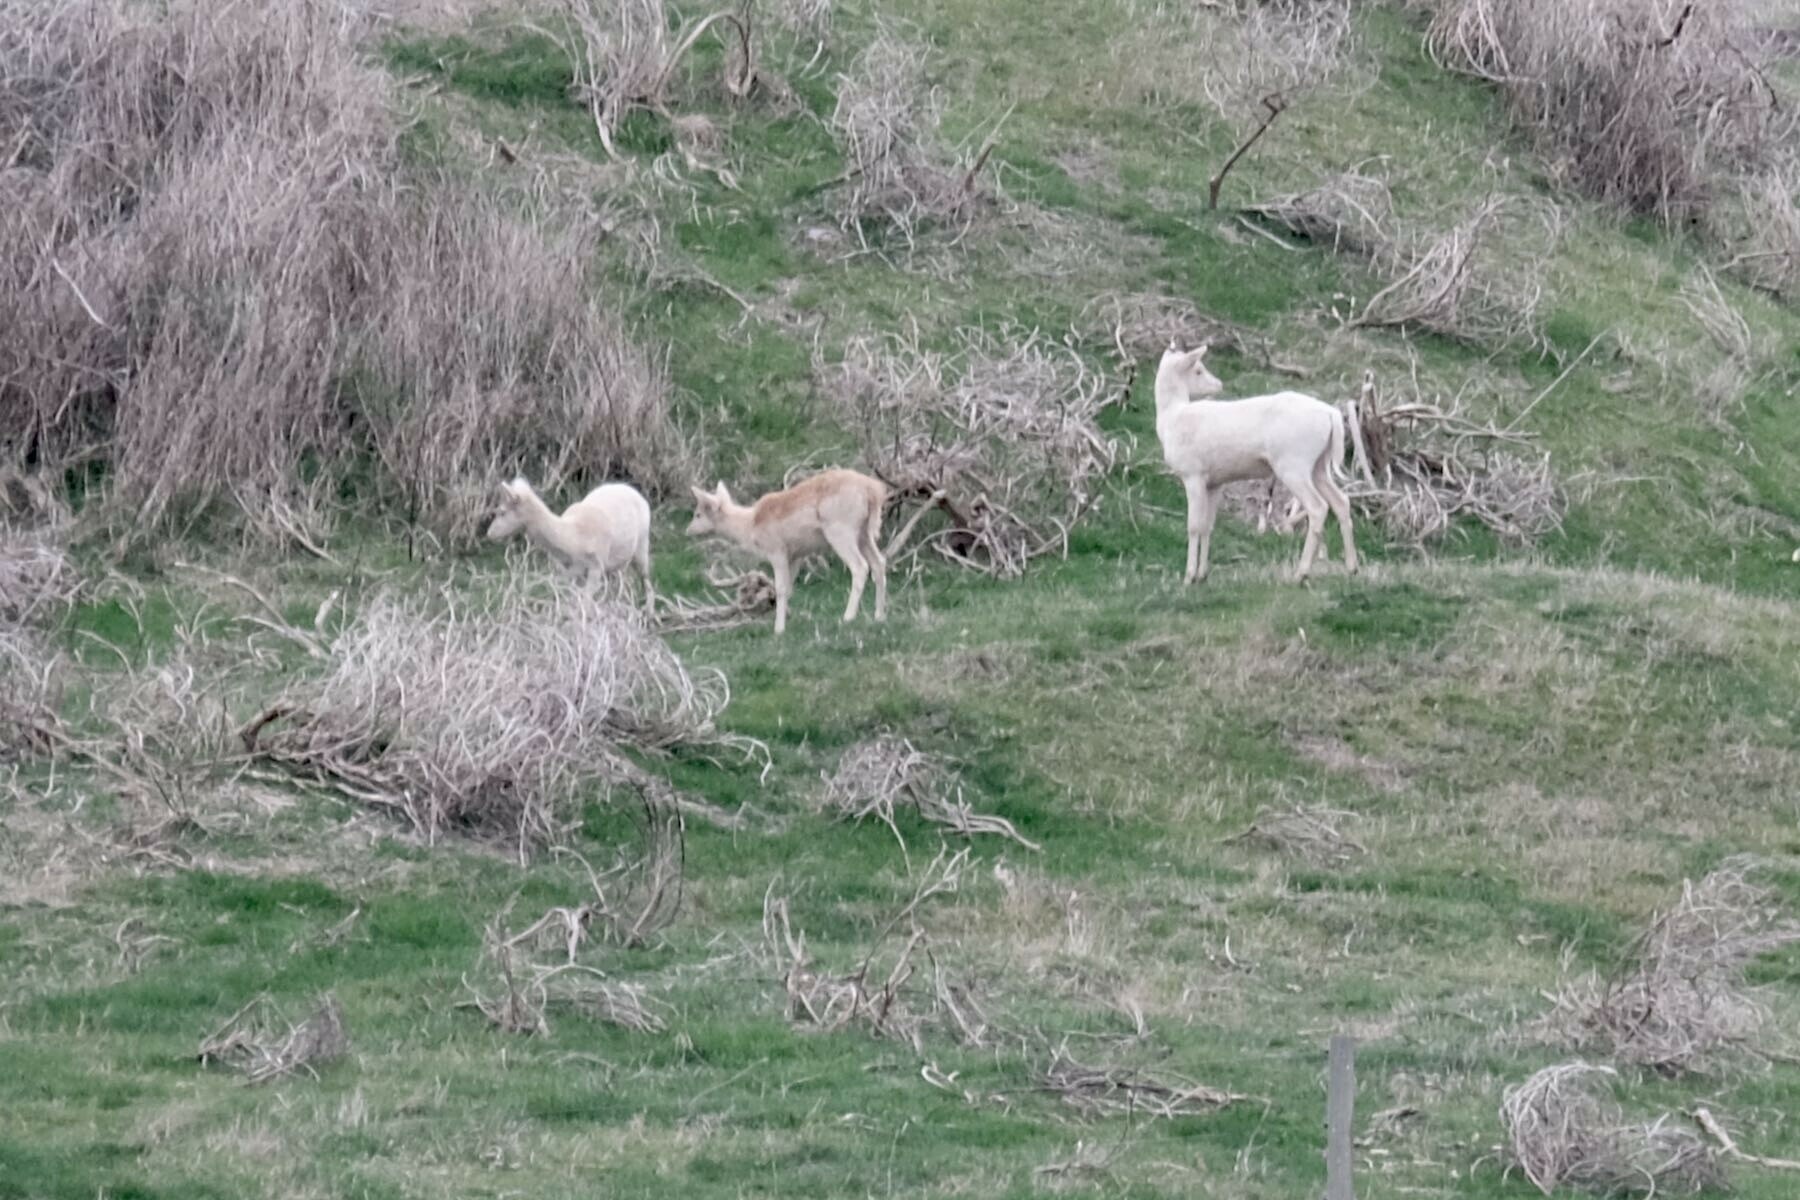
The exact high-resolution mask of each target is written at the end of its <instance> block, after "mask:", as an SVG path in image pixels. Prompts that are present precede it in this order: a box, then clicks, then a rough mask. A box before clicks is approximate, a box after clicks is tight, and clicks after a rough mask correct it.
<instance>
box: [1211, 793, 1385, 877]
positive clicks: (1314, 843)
mask: <svg viewBox="0 0 1800 1200" xmlns="http://www.w3.org/2000/svg"><path fill="white" fill-rule="evenodd" d="M1355 817H1356V814H1355V813H1352V812H1344V811H1342V810H1339V809H1331V808H1308V807H1307V806H1306V805H1304V804H1296V805H1294V806H1293V807H1292V808H1260V809H1258V810H1257V812H1256V817H1255V819H1254V820H1252V821H1251V822H1250V828H1248V829H1246V830H1244V832H1242V833H1239V834H1235V835H1233V836H1232V837H1229V838H1227V839H1226V841H1227V842H1244V843H1248V844H1250V845H1256V846H1265V847H1267V848H1269V849H1271V850H1274V851H1275V852H1276V853H1278V854H1286V855H1290V856H1292V857H1295V858H1299V859H1302V860H1304V861H1306V862H1311V863H1320V864H1326V865H1331V864H1337V863H1343V862H1348V861H1349V860H1350V859H1352V858H1355V857H1356V856H1357V855H1359V854H1367V853H1368V849H1367V848H1366V847H1364V846H1363V844H1362V843H1361V842H1359V841H1357V840H1356V839H1355V838H1353V837H1350V836H1349V835H1348V834H1346V833H1344V832H1343V831H1342V830H1340V829H1339V828H1338V826H1339V824H1341V823H1342V822H1344V821H1346V820H1353V819H1355Z"/></svg>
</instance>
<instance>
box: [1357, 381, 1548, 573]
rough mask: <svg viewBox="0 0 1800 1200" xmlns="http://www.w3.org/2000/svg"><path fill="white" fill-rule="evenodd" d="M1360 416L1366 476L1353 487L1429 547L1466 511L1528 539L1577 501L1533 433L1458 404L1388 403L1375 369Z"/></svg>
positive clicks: (1386, 519) (1403, 532)
mask: <svg viewBox="0 0 1800 1200" xmlns="http://www.w3.org/2000/svg"><path fill="white" fill-rule="evenodd" d="M1527 411H1529V409H1527ZM1351 412H1352V416H1353V417H1354V418H1355V419H1354V420H1353V421H1351V422H1350V430H1351V440H1352V442H1353V449H1354V453H1355V457H1356V463H1357V467H1358V469H1359V471H1360V473H1361V479H1360V481H1358V480H1352V481H1351V485H1350V488H1349V491H1350V493H1351V495H1352V496H1353V497H1354V498H1355V499H1356V500H1357V501H1359V502H1360V503H1361V504H1363V505H1364V506H1365V507H1367V508H1371V509H1373V510H1374V511H1375V513H1376V514H1377V515H1378V516H1379V517H1380V518H1381V521H1382V524H1383V526H1384V527H1385V528H1387V529H1388V530H1389V531H1391V532H1393V533H1396V534H1398V535H1399V536H1400V537H1402V538H1404V539H1405V540H1407V541H1409V542H1411V543H1413V544H1415V545H1423V544H1425V543H1426V542H1428V541H1431V540H1433V539H1436V538H1439V537H1441V536H1443V535H1444V534H1446V533H1447V532H1449V531H1450V530H1451V529H1452V528H1454V526H1455V523H1456V521H1457V520H1459V519H1461V518H1465V517H1466V518H1470V519H1473V520H1475V521H1478V522H1480V523H1481V524H1482V525H1485V526H1487V527H1488V528H1489V529H1492V530H1493V531H1494V532H1495V533H1497V534H1499V535H1500V536H1501V537H1502V538H1504V539H1506V540H1507V541H1508V542H1512V543H1514V544H1521V545H1522V544H1527V543H1530V542H1532V541H1535V540H1537V539H1538V538H1541V537H1544V536H1546V535H1548V534H1550V533H1552V532H1554V531H1556V530H1558V529H1560V528H1561V527H1562V516H1563V511H1564V509H1565V507H1566V504H1567V500H1566V497H1565V496H1564V494H1563V490H1562V488H1561V487H1560V486H1559V485H1558V483H1557V481H1556V477H1555V475H1554V473H1553V472H1552V471H1551V468H1550V456H1549V454H1548V453H1546V452H1542V451H1538V450H1536V449H1535V441H1536V439H1535V437H1534V435H1532V434H1531V433H1529V432H1526V431H1522V430H1518V429H1514V428H1513V427H1512V425H1508V426H1507V427H1504V428H1502V427H1500V426H1498V425H1496V424H1494V423H1492V422H1488V423H1483V422H1480V421H1477V420H1475V419H1473V418H1470V417H1465V416H1463V415H1462V413H1461V412H1460V411H1459V406H1458V403H1457V402H1456V401H1455V400H1452V401H1451V402H1450V407H1449V408H1447V409H1446V408H1445V407H1442V406H1440V405H1439V404H1437V403H1434V402H1432V401H1430V400H1426V399H1425V398H1424V397H1423V396H1418V397H1417V398H1415V399H1413V400H1411V401H1407V402H1401V403H1396V404H1393V405H1391V406H1389V407H1386V408H1383V407H1382V406H1381V403H1380V400H1379V398H1378V394H1377V391H1376V386H1375V379H1374V374H1373V372H1369V373H1367V374H1366V375H1365V377H1364V381H1363V389H1362V395H1361V396H1360V398H1359V399H1358V400H1357V401H1356V402H1355V403H1354V405H1353V406H1352V408H1351ZM1524 415H1525V414H1524V413H1523V412H1522V413H1521V414H1520V416H1524ZM1512 424H1513V425H1516V424H1517V420H1516V419H1515V420H1514V422H1513V423H1512Z"/></svg>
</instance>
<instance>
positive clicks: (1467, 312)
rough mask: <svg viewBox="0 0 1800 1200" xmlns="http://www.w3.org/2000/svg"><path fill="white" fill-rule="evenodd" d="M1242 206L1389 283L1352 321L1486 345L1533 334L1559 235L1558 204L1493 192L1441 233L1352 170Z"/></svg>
mask: <svg viewBox="0 0 1800 1200" xmlns="http://www.w3.org/2000/svg"><path fill="white" fill-rule="evenodd" d="M1246 211H1247V212H1251V213H1254V214H1256V215H1258V216H1260V217H1262V218H1263V219H1265V220H1268V221H1271V222H1274V223H1275V224H1278V225H1280V226H1282V227H1283V228H1286V229H1288V230H1289V231H1291V232H1293V233H1296V234H1299V235H1300V236H1302V237H1304V238H1307V239H1308V240H1310V241H1314V242H1318V243H1320V244H1329V245H1330V246H1331V247H1332V249H1334V250H1337V251H1340V252H1343V253H1348V254H1352V255H1354V256H1356V257H1358V258H1362V259H1364V260H1365V261H1367V262H1368V263H1369V265H1370V267H1371V268H1372V269H1373V270H1374V272H1375V274H1376V275H1377V276H1378V277H1379V278H1381V279H1382V280H1384V281H1385V282H1384V283H1383V284H1382V286H1381V287H1380V288H1379V289H1378V290H1377V291H1376V292H1375V294H1374V295H1372V296H1370V297H1369V298H1368V299H1367V300H1365V301H1363V302H1362V303H1361V304H1360V305H1355V306H1353V307H1352V309H1351V311H1350V312H1349V313H1348V314H1347V315H1346V316H1345V318H1344V319H1345V321H1346V323H1347V324H1348V325H1350V326H1351V327H1352V328H1356V327H1362V326H1404V327H1407V328H1415V329H1424V330H1429V331H1431V332H1433V333H1437V334H1441V335H1442V336H1444V337H1449V338H1455V339H1458V340H1460V341H1465V342H1469V343H1472V344H1475V345H1487V346H1493V345H1506V344H1509V343H1513V342H1535V341H1537V340H1538V329H1537V326H1538V321H1537V313H1538V310H1539V308H1540V307H1541V304H1542V301H1543V296H1544V279H1545V275H1546V273H1547V271H1548V266H1549V261H1550V257H1551V255H1552V254H1553V252H1554V251H1555V249H1556V245H1557V242H1558V240H1559V239H1560V237H1561V224H1562V223H1561V217H1560V214H1559V213H1558V211H1557V210H1556V208H1555V207H1554V206H1551V205H1547V204H1532V203H1528V202H1526V201H1524V200H1521V199H1519V198H1517V197H1501V196H1489V197H1488V198H1486V199H1485V200H1483V201H1482V202H1481V203H1480V204H1477V205H1476V206H1475V207H1474V208H1473V209H1472V210H1470V211H1469V212H1467V213H1464V214H1461V215H1459V216H1457V217H1456V218H1455V220H1454V221H1453V222H1452V223H1451V225H1450V227H1449V228H1448V229H1447V230H1442V231H1439V230H1437V229H1433V228H1430V227H1428V226H1427V225H1425V224H1422V223H1408V222H1406V221H1403V220H1401V219H1400V218H1399V216H1398V215H1397V214H1396V212H1395V209H1394V202H1393V197H1392V195H1391V194H1390V193H1389V191H1388V187H1387V184H1386V183H1385V182H1383V181H1382V180H1380V179H1377V178H1375V177H1373V176H1370V175H1366V174H1363V173H1361V172H1359V171H1349V172H1345V173H1343V174H1341V175H1337V176H1333V177H1331V178H1328V179H1325V180H1323V181H1321V182H1320V183H1319V184H1318V185H1317V186H1315V187H1314V188H1312V189H1310V190H1308V191H1305V192H1296V193H1293V194H1290V195H1284V196H1277V197H1275V198H1274V199H1272V200H1269V201H1268V202H1266V203H1263V204H1257V205H1252V206H1250V207H1249V208H1248V209H1246Z"/></svg>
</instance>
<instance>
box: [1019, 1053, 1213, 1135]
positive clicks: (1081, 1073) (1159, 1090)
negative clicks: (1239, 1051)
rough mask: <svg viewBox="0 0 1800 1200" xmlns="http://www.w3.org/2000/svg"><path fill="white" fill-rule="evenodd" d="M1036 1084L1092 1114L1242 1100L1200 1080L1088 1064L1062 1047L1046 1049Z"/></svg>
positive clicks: (1187, 1112) (1192, 1109)
mask: <svg viewBox="0 0 1800 1200" xmlns="http://www.w3.org/2000/svg"><path fill="white" fill-rule="evenodd" d="M1037 1085H1038V1087H1039V1088H1041V1089H1042V1090H1044V1091H1046V1092H1051V1093H1053V1094H1055V1095H1058V1096H1061V1097H1062V1099H1063V1101H1064V1103H1066V1104H1070V1105H1072V1106H1074V1107H1075V1108H1078V1109H1081V1110H1082V1111H1084V1112H1086V1113H1089V1114H1094V1115H1098V1114H1108V1113H1112V1114H1129V1115H1134V1116H1147V1117H1162V1118H1164V1119H1168V1118H1173V1117H1187V1116H1198V1115H1201V1114H1204V1113H1210V1112H1217V1111H1218V1110H1219V1109H1221V1108H1224V1107H1226V1106H1227V1105H1229V1104H1233V1103H1235V1102H1237V1101H1239V1100H1242V1099H1244V1097H1243V1096H1240V1095H1237V1094H1235V1093H1233V1092H1225V1091H1220V1090H1219V1089H1218V1088H1214V1087H1208V1086H1207V1085H1205V1084H1203V1083H1195V1082H1193V1081H1191V1080H1186V1079H1179V1078H1176V1077H1173V1076H1169V1075H1164V1074H1161V1073H1158V1072H1154V1071H1149V1070H1144V1069H1141V1068H1137V1067H1092V1066H1088V1065H1086V1064H1084V1063H1082V1062H1080V1061H1078V1060H1077V1059H1076V1058H1075V1057H1074V1056H1072V1055H1071V1054H1070V1053H1069V1050H1068V1047H1067V1046H1058V1047H1056V1049H1054V1050H1053V1051H1052V1052H1051V1055H1050V1061H1049V1062H1048V1063H1047V1064H1046V1065H1045V1066H1044V1067H1043V1069H1042V1070H1041V1071H1039V1072H1038V1076H1037Z"/></svg>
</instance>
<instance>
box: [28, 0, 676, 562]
mask: <svg viewBox="0 0 1800 1200" xmlns="http://www.w3.org/2000/svg"><path fill="white" fill-rule="evenodd" d="M0 2H3V3H4V16H3V19H0V114H4V115H5V116H6V117H8V118H11V119H9V120H7V121H6V122H5V124H6V125H7V127H8V128H14V129H18V130H20V137H19V138H18V140H17V143H16V145H15V146H14V147H13V151H12V157H11V159H10V162H11V164H12V165H11V166H9V167H8V168H7V169H6V170H5V171H4V172H0V203H5V204H6V205H7V207H8V209H9V212H12V213H17V214H18V219H17V220H8V221H7V222H5V223H4V224H3V225H0V324H4V325H6V326H7V327H8V328H9V330H11V331H12V336H9V337H8V338H7V339H6V340H5V344H4V345H0V381H3V382H0V465H8V464H18V465H34V467H35V469H37V470H40V471H44V472H48V473H51V474H55V475H60V474H61V473H63V472H65V471H70V470H85V469H88V468H89V467H90V466H91V465H92V464H94V463H96V462H103V463H104V464H105V467H106V475H105V481H106V482H105V491H104V501H105V502H104V503H102V504H98V505H95V506H94V509H93V511H94V512H95V513H96V515H97V517H99V518H101V519H106V520H110V521H111V523H112V525H113V527H114V528H115V529H116V530H117V531H118V532H119V534H120V536H121V537H122V538H124V539H141V538H144V537H148V536H152V535H154V534H156V533H158V532H164V531H166V530H167V529H168V528H169V527H170V526H180V525H182V524H184V523H186V522H188V521H191V520H194V519H197V518H198V517H199V516H201V515H202V514H203V513H205V512H206V511H207V510H208V509H209V508H211V507H213V506H215V505H219V504H229V505H233V506H235V507H236V509H237V511H238V513H239V514H240V515H241V517H242V518H243V520H244V523H245V525H246V526H247V527H248V528H247V532H249V533H251V534H253V535H255V536H258V537H261V538H264V539H269V540H278V541H294V542H298V543H300V544H301V545H303V546H308V547H311V548H313V549H315V550H318V549H319V548H320V543H321V539H322V537H323V534H324V532H325V531H326V530H328V528H329V527H330V525H331V522H332V519H333V517H334V515H335V513H334V511H333V509H334V506H335V503H336V497H337V496H338V494H339V493H340V491H341V490H342V489H343V487H344V486H345V485H346V484H347V483H349V482H351V481H360V480H361V478H362V477H363V476H364V475H365V474H367V471H366V469H365V468H366V467H367V466H368V464H369V462H370V460H373V461H374V463H375V465H376V466H378V467H380V466H386V465H388V464H390V463H392V464H393V465H394V466H395V467H396V469H399V470H401V471H407V472H410V474H407V475H406V476H405V477H404V478H402V479H400V480H397V481H378V490H388V491H397V492H399V493H400V496H401V498H402V499H403V500H405V501H406V502H407V503H406V506H405V511H404V515H405V516H406V517H407V518H408V519H409V521H411V520H418V521H422V522H424V523H426V524H428V525H430V526H432V527H433V528H434V529H435V531H436V532H438V533H440V534H455V533H463V534H467V533H468V531H469V529H470V526H471V522H470V520H469V510H470V507H471V504H472V502H471V501H470V500H469V499H468V494H469V492H470V491H471V489H473V488H475V487H476V486H477V483H476V482H475V481H474V479H473V477H474V476H477V475H479V474H480V473H481V472H483V471H485V470H487V469H488V468H490V467H491V466H492V465H493V463H494V461H495V460H496V459H499V460H505V461H506V462H507V465H509V466H510V465H515V464H522V463H524V462H526V461H528V460H529V459H531V458H533V457H534V456H538V455H542V454H546V453H548V454H550V455H551V457H552V458H553V459H556V458H557V455H563V456H565V458H564V459H558V460H557V461H564V460H565V459H566V456H567V455H570V454H582V453H586V454H588V455H589V456H590V457H591V456H592V455H593V453H594V452H595V451H596V450H599V451H601V453H600V454H599V458H598V462H599V464H600V465H606V466H613V465H617V466H620V467H624V468H627V469H630V470H632V471H633V472H634V473H635V474H638V475H640V476H641V477H643V478H645V479H646V480H647V481H648V482H649V483H651V484H652V485H655V484H656V483H657V482H658V475H657V473H656V471H655V470H654V469H653V465H652V464H653V463H654V462H655V461H657V460H659V459H660V458H661V456H662V454H663V453H664V451H666V450H669V449H670V448H672V447H673V445H674V443H673V441H672V439H670V438H669V435H668V426H667V423H666V420H665V419H664V417H663V416H662V415H661V413H660V411H658V410H659V408H660V404H661V392H662V387H663V384H662V381H661V372H660V369H659V368H658V367H656V365H655V364H654V363H652V362H649V361H647V360H645V358H644V357H643V356H642V355H641V354H639V353H638V352H637V351H635V350H634V349H632V348H631V347H630V346H629V344H628V343H627V342H626V341H625V339H624V335H623V334H622V333H621V332H620V331H619V329H618V328H617V326H616V323H614V322H613V321H612V320H611V319H610V317H608V316H606V315H604V314H603V313H602V312H598V311H596V310H595V301H594V300H593V299H592V298H591V289H589V288H587V286H586V280H585V279H584V278H583V275H582V272H581V270H580V268H579V266H578V265H576V263H577V262H578V261H579V244H578V243H577V242H575V241H573V240H570V239H569V238H566V237H560V235H548V234H544V233H541V232H538V231H537V230H536V229H535V228H534V227H533V226H532V225H530V224H528V223H527V222H525V221H524V220H523V219H515V218H510V217H508V216H506V215H505V213H504V211H503V206H501V205H499V204H498V203H497V202H495V201H492V200H487V199H484V198H482V197H480V196H476V195H472V194H470V195H464V194H463V193H464V192H465V190H466V189H467V188H469V187H470V186H471V185H470V184H469V183H468V182H467V181H466V180H462V179H456V180H453V179H452V178H451V177H450V176H448V175H440V174H428V173H424V172H422V171H420V170H418V169H416V168H411V167H408V166H407V165H406V164H405V163H404V161H403V158H402V155H401V152H400V149H399V146H398V138H399V133H400V122H399V121H398V120H397V119H396V116H395V107H396V99H397V97H396V93H395V90H394V83H393V81H392V80H391V79H390V78H389V77H388V76H387V75H386V74H384V73H382V72H380V71H378V70H376V69H373V68H372V67H369V66H367V65H365V64H364V62H363V60H362V58H361V57H360V53H359V48H358V38H359V36H360V26H359V25H358V24H357V22H355V21H354V20H349V19H346V17H345V14H344V13H343V12H340V11H339V10H338V9H336V8H335V7H333V6H331V5H325V4H295V5H269V4H262V5H235V6H229V7H227V8H225V9H219V8H218V7H217V6H215V5H207V4H201V3H198V2H196V0H177V2H176V3H174V4H172V5H169V6H167V9H168V11H167V12H166V13H165V12H164V11H162V9H161V8H156V7H146V6H143V5H139V4H136V3H133V2H131V0H77V2H76V3H73V4H55V3H52V2H51V0H0ZM490 331H491V332H490ZM402 369H404V370H406V371H408V372H411V373H412V374H409V375H407V376H406V377H405V378H403V379H401V378H397V377H396V376H397V372H398V371H400V370H402ZM421 379H422V380H423V382H421ZM427 386H428V387H430V388H433V389H437V390H435V391H426V390H424V389H425V388H426V387H427ZM477 406H479V407H480V408H481V409H482V411H484V412H486V413H488V414H491V415H497V417H498V421H497V422H496V423H495V424H493V425H491V426H480V425H477V424H476V423H475V422H474V421H473V420H472V419H471V415H470V414H471V412H472V411H473V410H474V409H475V408H476V407H477ZM440 407H441V410H442V411H441V412H440ZM526 413H541V414H543V415H542V416H541V417H533V418H527V417H525V416H524V415H523V414H526ZM552 421H555V422H557V423H558V427H557V429H556V430H555V436H554V437H552V436H551V435H550V434H548V433H547V432H546V427H547V426H548V425H550V423H551V422H552ZM570 422H573V424H572V425H571V424H570ZM421 430H429V431H431V433H430V435H429V436H427V435H426V434H424V433H421V432H420V431H421ZM377 431H380V434H381V435H385V436H387V437H390V438H394V439H398V442H397V444H388V443H387V442H386V441H380V440H375V439H376V438H377V436H378V435H377ZM571 442H580V443H583V444H584V445H585V450H575V449H574V448H573V447H572V446H570V445H569V443H571ZM547 447H548V449H547ZM565 447H566V448H565ZM640 450H642V451H643V452H642V453H639V451H640ZM633 460H635V461H633ZM534 465H535V464H534ZM420 472H430V473H431V475H430V477H429V478H428V479H421V478H419V473H420ZM377 474H378V472H377ZM551 482H554V481H551ZM382 483H398V487H397V488H385V489H384V488H382V487H381V484H382Z"/></svg>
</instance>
